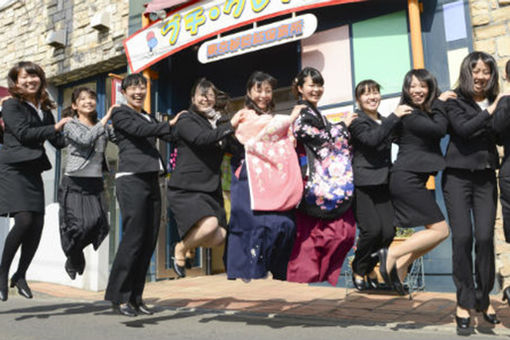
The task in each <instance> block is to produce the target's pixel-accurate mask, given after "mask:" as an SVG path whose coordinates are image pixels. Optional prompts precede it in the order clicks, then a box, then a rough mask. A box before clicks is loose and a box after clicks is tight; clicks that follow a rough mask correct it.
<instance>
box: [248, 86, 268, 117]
mask: <svg viewBox="0 0 510 340" xmlns="http://www.w3.org/2000/svg"><path fill="white" fill-rule="evenodd" d="M248 97H250V99H251V100H252V101H253V102H254V103H255V105H257V107H258V108H259V109H260V110H262V111H264V112H267V111H269V109H270V108H271V102H272V100H273V87H272V86H271V84H270V83H269V82H267V81H265V82H262V83H260V84H255V85H253V86H252V87H251V88H250V89H249V90H248Z"/></svg>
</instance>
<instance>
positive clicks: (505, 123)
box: [492, 96, 510, 177]
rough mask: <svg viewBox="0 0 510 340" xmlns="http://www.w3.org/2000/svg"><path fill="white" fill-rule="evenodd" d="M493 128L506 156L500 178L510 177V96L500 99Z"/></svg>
mask: <svg viewBox="0 0 510 340" xmlns="http://www.w3.org/2000/svg"><path fill="white" fill-rule="evenodd" d="M492 128H493V130H494V131H495V132H496V133H497V136H498V139H499V140H500V141H501V144H503V148H504V151H505V156H504V157H503V162H502V163H501V169H500V170H499V176H500V177H507V176H510V158H509V156H510V96H505V97H503V98H501V99H500V101H499V103H498V106H497V108H496V111H495V112H494V114H493V119H492Z"/></svg>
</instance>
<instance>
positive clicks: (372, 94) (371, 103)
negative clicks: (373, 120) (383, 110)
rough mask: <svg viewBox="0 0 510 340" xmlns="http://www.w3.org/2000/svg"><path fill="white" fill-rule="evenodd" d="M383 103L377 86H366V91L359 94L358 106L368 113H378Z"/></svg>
mask: <svg viewBox="0 0 510 340" xmlns="http://www.w3.org/2000/svg"><path fill="white" fill-rule="evenodd" d="M379 104H381V93H380V92H379V91H378V90H377V89H376V88H369V87H368V86H367V87H365V91H364V92H363V93H362V94H361V95H360V96H359V99H358V106H359V107H360V108H361V110H363V111H364V112H366V113H374V114H375V113H377V109H378V108H379Z"/></svg>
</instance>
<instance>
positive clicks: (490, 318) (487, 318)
mask: <svg viewBox="0 0 510 340" xmlns="http://www.w3.org/2000/svg"><path fill="white" fill-rule="evenodd" d="M476 311H477V312H478V313H482V315H483V319H484V320H485V321H487V322H488V323H490V324H493V325H497V324H499V323H501V321H499V319H498V316H497V315H496V313H491V314H488V313H487V311H483V310H481V309H480V308H476Z"/></svg>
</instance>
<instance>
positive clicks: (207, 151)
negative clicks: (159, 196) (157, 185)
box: [168, 111, 234, 192]
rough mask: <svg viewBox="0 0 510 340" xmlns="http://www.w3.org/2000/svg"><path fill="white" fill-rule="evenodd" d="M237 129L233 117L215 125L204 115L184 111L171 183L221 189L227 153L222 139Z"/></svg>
mask: <svg viewBox="0 0 510 340" xmlns="http://www.w3.org/2000/svg"><path fill="white" fill-rule="evenodd" d="M233 132H234V128H233V127H232V125H231V124H230V122H229V121H227V122H225V123H224V124H220V125H218V126H217V128H216V129H213V127H212V126H211V124H210V123H209V121H208V120H207V119H206V118H205V117H203V116H202V115H200V114H198V113H194V112H192V111H187V112H185V113H183V114H182V115H181V117H180V118H179V121H178V122H177V124H176V126H175V137H176V145H177V159H176V161H175V169H174V171H173V172H172V176H171V177H170V181H169V183H168V186H169V187H170V188H179V189H184V190H190V191H201V192H214V191H216V190H218V188H219V186H220V184H221V162H222V160H223V153H224V148H223V147H222V145H220V141H221V140H222V139H224V138H225V137H227V136H229V135H231V134H232V133H233Z"/></svg>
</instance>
